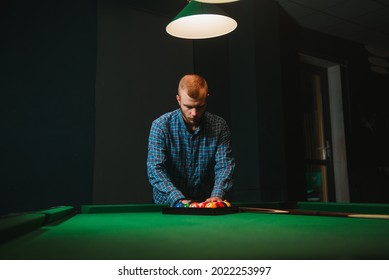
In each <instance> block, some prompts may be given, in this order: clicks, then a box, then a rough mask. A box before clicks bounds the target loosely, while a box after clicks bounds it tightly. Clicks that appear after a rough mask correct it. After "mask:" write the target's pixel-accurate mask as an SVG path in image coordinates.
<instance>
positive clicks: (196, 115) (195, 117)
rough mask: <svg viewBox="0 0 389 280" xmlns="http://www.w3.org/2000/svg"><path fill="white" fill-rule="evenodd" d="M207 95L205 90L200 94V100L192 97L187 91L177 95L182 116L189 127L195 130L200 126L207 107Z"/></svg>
mask: <svg viewBox="0 0 389 280" xmlns="http://www.w3.org/2000/svg"><path fill="white" fill-rule="evenodd" d="M207 95H208V93H207V92H206V90H205V89H204V90H202V91H201V92H200V94H199V97H198V98H192V97H190V96H189V95H187V94H186V91H181V92H180V93H179V94H178V95H176V98H177V102H178V104H179V106H180V109H181V112H182V116H183V118H184V121H185V123H186V124H187V125H188V127H191V128H193V129H195V128H197V126H198V125H199V123H200V120H201V118H202V116H203V115H204V112H205V108H206V106H207Z"/></svg>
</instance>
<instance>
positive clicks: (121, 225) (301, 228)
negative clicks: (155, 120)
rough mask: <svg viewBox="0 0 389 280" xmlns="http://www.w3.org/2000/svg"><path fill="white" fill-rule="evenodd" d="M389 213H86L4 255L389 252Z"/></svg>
mask: <svg viewBox="0 0 389 280" xmlns="http://www.w3.org/2000/svg"><path fill="white" fill-rule="evenodd" d="M388 257H389V220H380V219H359V218H339V217H322V216H320V217H316V216H299V215H282V214H281V215H279V214H259V213H237V214H229V215H222V216H194V215H193V216H191V215H163V214H161V213H160V212H136V213H100V214H79V215H76V216H73V217H71V218H70V219H68V220H66V221H64V222H62V223H60V224H57V225H54V226H44V227H41V228H40V229H39V230H36V231H34V232H31V233H29V234H27V235H25V236H22V237H19V238H17V239H14V240H12V241H10V242H7V243H4V244H2V245H0V259H387V258H388Z"/></svg>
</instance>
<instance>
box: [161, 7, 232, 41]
mask: <svg viewBox="0 0 389 280" xmlns="http://www.w3.org/2000/svg"><path fill="white" fill-rule="evenodd" d="M237 26H238V24H237V22H236V21H235V20H234V19H232V18H230V17H229V16H228V15H227V14H226V13H225V12H223V11H222V10H221V9H220V8H218V7H216V5H212V4H205V3H199V2H197V1H191V2H190V3H189V4H188V5H187V6H186V7H185V8H184V9H183V10H182V11H181V12H180V13H179V14H178V15H177V16H176V17H175V18H174V19H173V21H172V22H170V23H169V24H168V25H167V26H166V32H167V33H169V34H170V35H172V36H175V37H178V38H185V39H206V38H213V37H218V36H222V35H225V34H227V33H230V32H231V31H233V30H235V28H236V27H237Z"/></svg>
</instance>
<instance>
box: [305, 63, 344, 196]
mask: <svg viewBox="0 0 389 280" xmlns="http://www.w3.org/2000/svg"><path fill="white" fill-rule="evenodd" d="M299 78H300V79H299V85H300V94H301V100H302V103H303V104H302V107H303V132H304V135H303V136H304V159H305V181H306V199H307V200H308V201H318V202H319V201H321V202H335V201H337V202H348V201H349V194H348V174H347V160H346V158H347V157H346V144H345V143H346V141H345V133H344V119H343V105H342V83H341V65H339V64H336V63H333V62H329V61H325V60H321V59H318V58H314V57H310V56H307V55H300V70H299Z"/></svg>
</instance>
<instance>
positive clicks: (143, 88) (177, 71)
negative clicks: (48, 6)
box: [93, 0, 193, 204]
mask: <svg viewBox="0 0 389 280" xmlns="http://www.w3.org/2000/svg"><path fill="white" fill-rule="evenodd" d="M130 4H131V2H128V1H122V0H116V1H99V5H98V26H99V36H98V58H97V77H96V79H97V81H96V157H95V169H94V171H95V173H94V196H93V198H94V200H93V201H94V203H99V204H101V203H151V202H152V195H151V190H152V189H151V187H150V185H149V183H148V179H147V173H146V159H147V140H148V134H149V130H150V127H151V123H152V121H153V120H154V119H156V118H157V117H159V116H160V115H162V114H163V113H166V112H169V111H172V110H175V109H176V108H178V105H177V102H176V97H175V95H176V93H177V87H178V82H179V79H180V78H181V76H183V75H184V74H186V73H192V72H193V47H192V41H189V40H182V39H177V38H174V37H171V36H170V35H168V34H167V33H166V31H165V27H166V25H167V24H168V23H169V21H170V20H171V17H169V16H167V15H165V14H155V13H153V12H151V11H145V10H143V9H139V8H138V6H133V5H130ZM184 4H185V3H184Z"/></svg>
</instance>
